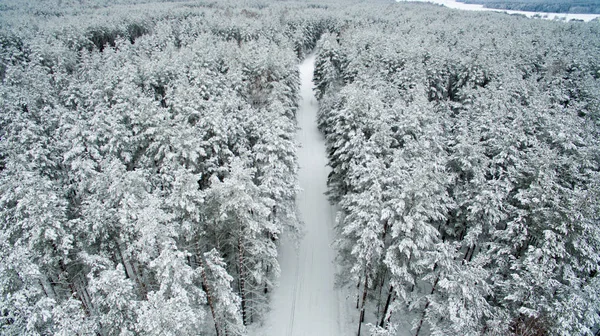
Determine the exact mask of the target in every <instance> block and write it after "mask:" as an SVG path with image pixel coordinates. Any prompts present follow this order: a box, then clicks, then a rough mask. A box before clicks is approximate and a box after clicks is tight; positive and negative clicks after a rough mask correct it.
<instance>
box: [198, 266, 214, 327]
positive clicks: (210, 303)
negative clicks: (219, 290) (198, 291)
mask: <svg viewBox="0 0 600 336" xmlns="http://www.w3.org/2000/svg"><path fill="white" fill-rule="evenodd" d="M196 259H197V261H198V263H199V264H200V268H201V269H202V287H204V291H205V292H206V300H207V301H208V306H209V307H210V312H211V313H212V317H213V321H214V322H215V332H216V333H217V336H219V324H218V323H217V314H216V313H215V306H214V303H213V297H212V294H211V291H210V286H209V285H208V279H207V277H206V270H205V269H204V261H203V259H202V257H201V256H198V257H197V258H196Z"/></svg>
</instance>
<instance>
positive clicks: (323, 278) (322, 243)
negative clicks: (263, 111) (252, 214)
mask: <svg viewBox="0 0 600 336" xmlns="http://www.w3.org/2000/svg"><path fill="white" fill-rule="evenodd" d="M314 64H315V57H314V55H313V56H309V57H308V58H307V59H306V60H305V61H304V62H303V63H302V64H301V65H300V80H301V88H300V94H301V101H300V106H299V110H298V124H299V127H300V129H299V130H298V132H297V135H296V137H297V141H298V142H299V144H300V145H301V147H300V149H299V151H298V160H299V164H300V171H299V176H298V177H299V182H300V187H301V188H302V191H301V192H300V194H299V196H298V199H297V206H298V210H299V212H300V217H301V219H302V221H303V222H304V225H305V228H304V233H303V237H302V238H301V239H300V241H299V242H295V241H293V239H292V238H290V237H286V236H284V237H282V240H281V246H280V248H279V263H280V265H281V277H280V279H279V286H278V287H277V288H276V289H275V290H274V291H273V293H272V296H271V311H270V313H269V314H268V316H267V317H266V318H265V323H264V325H263V326H261V327H259V329H260V330H255V331H251V334H255V335H261V336H263V335H264V336H269V335H270V336H300V335H307V336H308V335H311V336H313V335H328V336H336V335H349V334H351V333H350V332H349V331H348V330H346V328H348V327H349V324H350V323H349V321H347V319H346V316H348V315H349V314H347V313H346V312H347V309H348V306H349V304H347V302H346V300H348V298H347V297H346V299H343V300H340V299H341V298H343V297H344V295H343V294H342V290H340V289H338V288H336V287H335V274H336V266H335V262H334V259H335V252H334V250H333V248H332V246H331V243H332V241H333V237H334V233H333V224H334V222H335V210H334V208H333V207H332V206H331V205H330V204H329V202H328V200H327V197H326V196H325V194H324V193H325V191H326V190H327V185H326V182H327V175H328V174H329V168H328V167H327V166H326V165H327V157H326V153H325V142H324V139H323V136H322V135H321V133H320V132H319V130H318V129H317V124H316V115H317V110H318V105H317V101H316V99H315V96H314V94H313V87H314V85H313V83H312V76H313V70H314Z"/></svg>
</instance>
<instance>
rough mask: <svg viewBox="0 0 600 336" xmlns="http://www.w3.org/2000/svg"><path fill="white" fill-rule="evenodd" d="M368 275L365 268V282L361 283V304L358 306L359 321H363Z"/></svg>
mask: <svg viewBox="0 0 600 336" xmlns="http://www.w3.org/2000/svg"><path fill="white" fill-rule="evenodd" d="M368 284H369V283H368V277H367V270H366V269H365V283H364V285H363V294H362V304H361V306H360V321H361V322H364V321H365V301H367V290H368Z"/></svg>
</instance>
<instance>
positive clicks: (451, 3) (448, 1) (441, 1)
mask: <svg viewBox="0 0 600 336" xmlns="http://www.w3.org/2000/svg"><path fill="white" fill-rule="evenodd" d="M411 1H423V2H431V3H434V4H438V5H443V6H446V7H448V8H454V9H462V10H472V11H493V12H506V13H508V14H522V15H525V16H527V17H532V16H534V15H539V16H541V17H542V18H544V19H548V20H555V19H564V20H566V21H569V20H583V21H586V22H587V21H591V20H593V19H595V18H597V17H600V14H566V13H543V12H525V11H516V10H505V9H494V8H485V7H483V5H477V4H466V3H462V2H458V1H455V0H411Z"/></svg>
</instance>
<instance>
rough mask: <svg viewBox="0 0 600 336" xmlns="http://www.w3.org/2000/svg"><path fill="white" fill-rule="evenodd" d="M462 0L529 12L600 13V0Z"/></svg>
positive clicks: (490, 6)
mask: <svg viewBox="0 0 600 336" xmlns="http://www.w3.org/2000/svg"><path fill="white" fill-rule="evenodd" d="M461 2H464V3H468V4H479V5H483V6H484V7H486V8H496V9H507V10H519V11H528V12H545V13H580V14H600V1H579V0H576V1H569V0H565V1H540V0H505V1H498V0H464V1H461Z"/></svg>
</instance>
